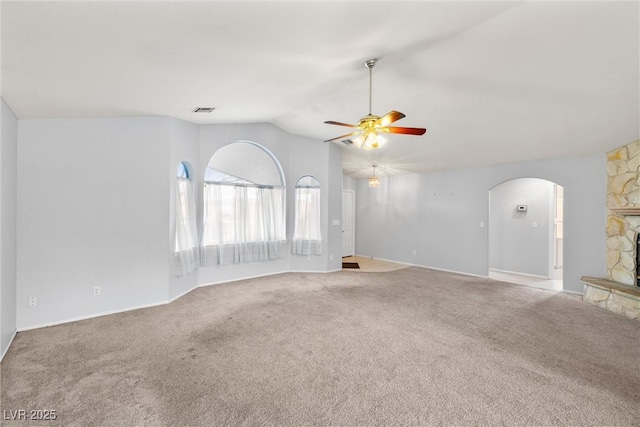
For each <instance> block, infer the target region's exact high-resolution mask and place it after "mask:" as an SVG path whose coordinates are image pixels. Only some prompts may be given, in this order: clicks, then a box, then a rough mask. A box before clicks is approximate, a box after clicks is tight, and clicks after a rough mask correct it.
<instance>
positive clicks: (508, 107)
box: [2, 0, 640, 177]
mask: <svg viewBox="0 0 640 427" xmlns="http://www.w3.org/2000/svg"><path fill="white" fill-rule="evenodd" d="M639 40H640V6H639V3H638V1H637V0H635V1H624V2H614V1H586V2H577V1H569V2H548V1H547V2H538V1H533V2H515V1H501V2H486V1H467V2H455V1H413V2H398V1H375V2H361V1H325V2H311V1H297V2H293V1H289V2H271V1H261V2H244V1H235V2H213V1H208V2H203V1H200V2H184V1H174V2H149V1H143V2H127V1H113V2H80V1H69V2H26V1H19V2H18V1H16V2H12V1H3V2H2V96H3V98H4V99H5V101H6V102H7V103H8V104H9V105H10V106H11V108H12V109H13V111H14V112H15V113H16V115H17V116H18V117H19V118H20V119H30V118H59V117H121V116H146V115H161V116H172V117H177V118H180V119H184V120H188V121H191V122H195V123H251V122H270V123H273V124H275V125H276V126H278V127H280V128H282V129H284V130H286V131H288V132H291V133H293V134H298V135H304V136H309V137H313V138H317V139H318V144H325V143H324V142H322V140H325V139H329V138H333V137H336V136H338V135H341V134H344V133H347V132H348V128H343V127H338V126H330V125H326V124H324V123H323V122H324V121H325V120H336V121H341V122H348V123H355V122H357V121H358V119H360V118H361V117H362V116H364V115H365V114H367V113H368V71H367V69H366V68H365V67H364V66H363V65H362V63H363V61H365V60H367V59H370V58H379V62H378V64H377V65H376V67H375V68H374V71H373V113H374V114H377V115H383V114H385V113H386V112H388V111H389V110H391V109H395V110H398V111H401V112H403V113H405V114H406V116H407V117H406V118H404V119H402V120H401V121H398V122H397V123H396V124H397V125H398V126H410V127H426V128H427V129H428V130H427V134H426V135H424V136H420V137H416V136H406V135H391V136H390V137H389V142H388V143H387V145H385V146H384V147H383V148H381V149H378V150H374V151H362V150H358V149H356V148H354V147H346V146H345V145H344V144H342V143H340V142H338V143H337V144H339V145H341V146H343V148H344V149H345V151H344V164H343V166H344V169H345V172H347V173H348V174H350V175H352V176H354V177H365V176H368V175H370V174H371V164H372V163H377V164H378V165H380V167H379V168H378V174H397V173H406V172H420V171H427V170H434V169H445V168H454V167H469V166H476V165H488V164H496V163H506V162H514V161H523V160H530V159H540V158H549V157H558V156H568V155H574V154H582V153H583V154H587V153H596V152H604V151H608V150H610V149H613V148H615V147H618V146H620V145H623V144H626V143H629V142H631V141H633V140H635V139H638V138H640V70H639V68H640V53H639V51H640V41H639ZM206 106H215V107H217V109H216V110H215V111H214V112H213V113H210V114H193V113H191V111H192V110H193V109H194V108H195V107H206Z"/></svg>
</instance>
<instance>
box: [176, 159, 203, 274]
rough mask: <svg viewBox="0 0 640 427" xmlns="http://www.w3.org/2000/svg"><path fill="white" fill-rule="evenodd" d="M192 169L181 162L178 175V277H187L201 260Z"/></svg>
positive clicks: (186, 163) (187, 164)
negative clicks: (191, 176)
mask: <svg viewBox="0 0 640 427" xmlns="http://www.w3.org/2000/svg"><path fill="white" fill-rule="evenodd" d="M190 167H191V165H190V164H189V163H188V162H180V163H178V171H177V174H176V177H177V182H176V202H175V206H176V212H175V219H176V231H175V233H176V238H175V242H174V243H175V244H174V254H175V267H176V268H175V273H176V275H177V276H185V275H187V274H189V273H191V272H192V271H194V270H195V269H196V268H198V262H199V258H200V257H199V253H200V251H199V248H198V233H197V231H196V203H195V197H194V191H193V186H192V183H191V179H190V175H191V174H190V172H189V168H190Z"/></svg>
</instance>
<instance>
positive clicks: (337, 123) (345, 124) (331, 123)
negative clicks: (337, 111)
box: [325, 120, 356, 128]
mask: <svg viewBox="0 0 640 427" xmlns="http://www.w3.org/2000/svg"><path fill="white" fill-rule="evenodd" d="M325 123H326V124H328V125H338V126H346V127H350V128H354V127H356V125H350V124H348V123H340V122H334V121H333V120H328V121H326V122H325Z"/></svg>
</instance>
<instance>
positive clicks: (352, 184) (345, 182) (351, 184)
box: [342, 175, 358, 191]
mask: <svg viewBox="0 0 640 427" xmlns="http://www.w3.org/2000/svg"><path fill="white" fill-rule="evenodd" d="M357 187H358V181H357V180H355V179H353V178H351V177H350V176H349V175H343V176H342V189H344V190H353V191H356V188H357Z"/></svg>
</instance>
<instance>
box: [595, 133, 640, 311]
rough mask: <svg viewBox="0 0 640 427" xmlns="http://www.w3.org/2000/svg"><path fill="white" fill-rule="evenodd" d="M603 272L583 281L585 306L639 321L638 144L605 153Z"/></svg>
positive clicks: (639, 185)
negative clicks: (605, 240)
mask: <svg viewBox="0 0 640 427" xmlns="http://www.w3.org/2000/svg"><path fill="white" fill-rule="evenodd" d="M606 234H607V249H606V257H607V263H606V264H607V270H606V272H605V278H604V279H599V278H593V277H583V278H582V282H583V283H584V284H585V293H584V297H583V299H584V300H585V301H586V302H590V303H593V304H596V305H598V306H600V307H603V308H607V309H609V310H611V311H614V312H616V313H619V314H623V315H625V316H627V317H629V318H632V319H640V287H638V284H639V281H638V266H639V265H638V259H639V258H640V253H639V252H638V239H639V236H640V140H638V141H635V142H632V143H631V144H628V145H625V146H623V147H620V148H618V149H616V150H613V151H610V152H609V153H607V224H606Z"/></svg>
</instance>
